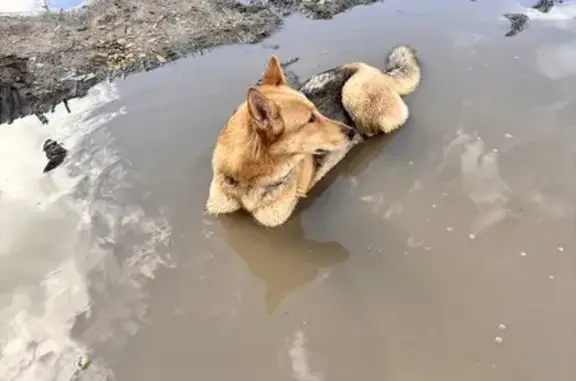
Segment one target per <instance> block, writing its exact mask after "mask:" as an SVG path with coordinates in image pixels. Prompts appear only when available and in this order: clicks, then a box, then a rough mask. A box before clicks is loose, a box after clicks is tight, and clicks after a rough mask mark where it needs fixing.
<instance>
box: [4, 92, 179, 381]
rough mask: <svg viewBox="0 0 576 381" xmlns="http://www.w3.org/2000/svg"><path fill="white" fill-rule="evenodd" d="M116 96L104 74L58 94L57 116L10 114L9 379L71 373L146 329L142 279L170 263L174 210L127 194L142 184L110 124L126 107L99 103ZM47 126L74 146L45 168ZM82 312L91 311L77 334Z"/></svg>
mask: <svg viewBox="0 0 576 381" xmlns="http://www.w3.org/2000/svg"><path fill="white" fill-rule="evenodd" d="M115 99H118V93H117V91H116V88H115V87H114V85H111V84H101V85H98V86H97V87H95V88H93V89H92V90H91V91H90V92H89V94H88V95H87V96H86V97H85V98H82V99H78V100H73V101H71V102H70V106H71V108H72V113H71V114H68V113H67V112H66V111H65V109H64V107H63V106H58V107H57V108H56V111H55V113H53V114H49V115H48V117H49V120H50V124H49V125H48V126H42V125H41V124H40V122H39V121H38V119H37V118H36V117H34V116H32V117H27V118H23V119H20V120H17V121H15V122H14V123H13V124H12V125H10V126H8V125H1V126H0V163H1V164H0V379H2V380H3V381H69V380H71V379H73V378H74V377H75V375H76V373H77V370H76V361H77V358H78V356H79V355H81V354H84V353H86V352H90V350H91V346H92V345H93V344H97V343H100V342H103V341H104V342H105V341H106V340H109V339H110V338H113V340H116V341H118V340H120V341H122V340H124V341H125V340H127V338H128V337H129V336H131V335H133V334H135V333H136V332H137V331H138V329H139V326H140V323H141V321H142V320H143V318H144V314H145V311H146V305H147V296H146V294H145V293H144V291H143V290H142V289H141V286H142V284H143V281H145V280H146V279H149V278H152V277H154V272H155V270H156V269H157V268H158V267H159V266H160V265H165V264H168V261H169V257H168V254H167V249H166V245H167V242H168V240H169V237H170V232H171V230H170V227H169V225H168V223H167V221H166V220H165V219H164V218H163V217H162V215H161V213H160V212H158V213H152V214H151V213H149V211H148V210H146V211H145V210H144V207H143V206H142V205H140V203H139V202H138V201H134V200H131V199H130V198H127V197H122V196H123V193H122V192H123V191H124V190H126V189H130V188H131V187H132V186H133V184H131V181H130V171H129V168H128V166H127V165H126V163H125V162H124V161H123V160H122V159H121V158H119V156H118V154H117V153H116V152H115V151H114V150H113V149H112V148H111V143H112V140H111V138H110V135H109V134H108V133H107V131H106V129H105V127H106V125H107V123H108V122H109V121H110V120H112V119H113V118H115V117H116V116H118V115H119V114H120V113H122V112H123V110H119V111H115V112H108V113H100V114H97V112H96V111H97V110H98V109H99V108H100V107H101V106H104V105H106V104H109V103H110V102H111V101H113V100H115ZM47 138H51V139H54V140H57V141H59V142H61V143H63V145H64V146H65V147H66V148H67V149H68V150H69V156H68V158H67V159H66V161H65V162H64V163H63V164H62V165H61V166H60V167H58V168H56V169H55V170H53V171H52V172H50V173H48V174H43V173H42V170H43V168H44V166H45V164H46V157H45V156H44V152H42V144H43V142H44V141H45V140H46V139H47ZM89 280H90V282H89ZM111 288H112V289H113V292H112V291H111V290H110V289H111ZM95 297H98V299H99V300H98V303H96V305H94V301H93V299H94V298H95ZM94 309H97V311H98V313H97V314H96V318H94V316H92V318H91V317H90V316H91V315H94ZM118 311H121V312H118ZM79 315H84V316H86V317H87V318H88V319H92V320H90V321H89V323H88V324H89V327H87V328H86V327H85V328H86V329H84V330H83V332H81V333H80V337H77V336H78V334H77V335H76V337H73V336H72V333H71V332H72V329H73V328H74V327H75V323H76V321H77V317H78V316H79ZM118 321H119V322H120V323H121V324H119V325H120V326H121V328H118V325H114V324H113V323H115V322H118ZM91 356H92V360H94V359H96V360H97V359H98V358H99V357H98V354H97V353H96V354H91ZM88 375H89V377H88V378H87V379H90V380H97V381H100V380H105V379H106V378H107V377H108V370H107V367H106V365H105V361H104V360H101V361H98V360H97V361H95V362H93V364H92V365H91V366H90V367H89V368H88V370H87V371H86V372H85V376H88Z"/></svg>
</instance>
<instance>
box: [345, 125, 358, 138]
mask: <svg viewBox="0 0 576 381" xmlns="http://www.w3.org/2000/svg"><path fill="white" fill-rule="evenodd" d="M342 132H343V133H344V135H346V136H348V139H350V140H352V139H354V136H356V130H354V129H353V128H350V127H348V126H343V127H342Z"/></svg>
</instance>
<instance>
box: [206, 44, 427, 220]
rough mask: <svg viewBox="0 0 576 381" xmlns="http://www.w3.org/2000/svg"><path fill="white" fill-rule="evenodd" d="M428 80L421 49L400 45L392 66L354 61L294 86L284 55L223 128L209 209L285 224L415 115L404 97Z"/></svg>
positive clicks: (273, 59)
mask: <svg viewBox="0 0 576 381" xmlns="http://www.w3.org/2000/svg"><path fill="white" fill-rule="evenodd" d="M419 83H420V65H419V62H418V59H417V57H416V53H415V51H414V50H413V49H412V48H411V47H409V46H407V45H399V46H396V47H395V48H394V49H392V51H391V52H390V54H389V55H388V58H387V62H386V67H385V70H384V72H382V71H380V70H379V69H377V68H375V67H373V66H370V65H367V64H365V63H361V62H357V63H348V64H345V65H342V66H339V67H336V68H333V69H331V70H328V71H325V72H323V73H320V74H317V75H314V76H313V77H311V78H309V79H308V80H307V81H306V82H304V84H303V85H302V86H301V87H300V89H299V90H295V89H292V88H290V87H289V86H288V85H287V82H286V78H285V76H284V73H283V72H282V68H281V66H280V62H279V61H278V59H277V58H276V57H274V56H273V57H271V58H270V59H269V60H268V64H267V66H266V69H265V70H264V74H263V78H262V81H261V82H260V85H258V86H252V87H250V88H249V89H248V92H247V94H246V100H245V101H244V102H243V103H242V104H240V106H239V107H238V108H237V109H236V110H235V111H234V113H233V114H232V116H231V117H230V119H229V120H228V122H227V123H226V125H225V126H224V128H223V129H222V131H221V132H220V134H219V136H218V138H217V141H216V145H215V147H214V152H213V156H212V170H213V178H212V182H211V184H210V192H209V196H208V201H207V202H206V210H207V212H208V213H209V214H223V213H232V212H235V211H237V210H239V209H245V210H246V211H248V212H249V213H251V214H252V215H253V216H254V218H255V219H256V220H257V221H258V222H259V223H260V224H262V225H264V226H268V227H273V226H278V225H281V224H283V223H284V222H285V221H286V220H287V219H288V218H289V217H290V216H291V214H292V212H293V211H294V208H295V207H296V205H297V203H298V200H299V199H300V198H303V197H306V194H307V192H308V191H309V190H310V188H312V186H314V184H316V183H317V182H318V181H319V180H320V179H321V178H322V177H323V176H324V175H325V174H326V173H327V172H328V171H329V170H330V169H331V168H333V167H334V166H335V165H336V164H337V163H338V162H339V161H340V160H342V159H343V158H344V156H345V155H346V153H348V152H349V151H350V149H351V148H352V147H353V146H354V145H355V144H357V143H359V142H360V141H362V140H363V139H364V138H368V137H371V136H374V135H377V134H381V133H390V132H392V131H394V130H396V129H397V128H399V127H400V126H402V125H403V124H404V123H405V122H406V120H407V119H408V115H409V113H408V107H407V106H406V104H405V103H404V101H403V100H402V98H401V96H403V95H406V94H409V93H411V92H412V91H414V90H415V89H416V87H417V86H418V84H419Z"/></svg>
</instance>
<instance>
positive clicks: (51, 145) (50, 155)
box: [42, 139, 68, 173]
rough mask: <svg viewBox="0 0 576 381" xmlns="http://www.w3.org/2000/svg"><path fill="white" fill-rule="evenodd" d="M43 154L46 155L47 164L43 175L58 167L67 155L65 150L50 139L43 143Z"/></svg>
mask: <svg viewBox="0 0 576 381" xmlns="http://www.w3.org/2000/svg"><path fill="white" fill-rule="evenodd" d="M42 149H43V150H44V153H45V154H46V159H48V164H46V166H45V167H44V171H43V172H44V173H47V172H50V171H51V170H53V169H54V168H56V167H58V166H59V165H60V164H62V162H64V159H65V158H66V155H67V154H68V151H67V150H66V148H64V147H62V145H61V144H60V143H58V142H56V141H54V140H52V139H48V140H46V141H45V142H44V146H43V147H42Z"/></svg>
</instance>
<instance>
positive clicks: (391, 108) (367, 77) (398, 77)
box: [299, 45, 420, 183]
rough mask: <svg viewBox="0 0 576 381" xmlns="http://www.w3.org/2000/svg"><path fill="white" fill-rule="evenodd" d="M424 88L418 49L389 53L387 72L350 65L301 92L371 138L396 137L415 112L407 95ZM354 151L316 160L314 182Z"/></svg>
mask: <svg viewBox="0 0 576 381" xmlns="http://www.w3.org/2000/svg"><path fill="white" fill-rule="evenodd" d="M419 83H420V63H419V62H418V58H417V56H416V52H415V50H414V49H413V48H411V47H410V46H408V45H398V46H396V47H394V48H393V49H392V50H391V51H390V53H389V54H388V57H387V59H386V65H385V69H384V71H380V70H379V69H377V68H375V67H373V66H370V65H367V64H365V63H361V62H356V63H348V64H344V65H341V66H338V67H336V68H333V69H330V70H327V71H324V72H322V73H319V74H316V75H314V76H312V77H311V78H309V79H308V80H306V81H305V82H304V83H303V84H302V85H301V86H300V88H299V90H300V91H301V92H302V93H303V94H304V95H306V97H307V98H308V99H310V100H311V101H312V103H314V104H315V105H316V107H317V108H318V110H319V111H320V112H321V113H322V114H324V115H326V116H327V117H329V118H332V119H334V120H338V121H339V122H341V123H344V124H346V125H348V126H351V127H353V128H355V129H356V131H357V132H358V135H359V136H362V137H364V138H368V137H371V136H374V135H377V134H379V133H390V132H392V131H394V130H396V129H397V128H398V127H400V126H401V125H403V124H404V123H405V122H406V120H407V119H408V115H409V112H408V107H407V106H406V104H405V103H404V101H403V100H402V98H401V96H403V95H407V94H409V93H411V92H413V91H414V90H415V89H416V88H417V87H418V84H419ZM357 142H359V141H357ZM351 148H352V145H350V146H349V147H347V149H346V150H344V151H339V152H330V153H327V154H325V155H315V163H316V176H315V179H314V183H316V182H318V181H319V180H320V179H321V178H322V177H324V175H325V174H326V173H328V171H330V169H332V168H333V167H334V166H335V165H336V164H338V163H339V162H340V161H341V160H342V159H343V158H344V156H346V154H347V153H348V152H349V151H350V149H351Z"/></svg>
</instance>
